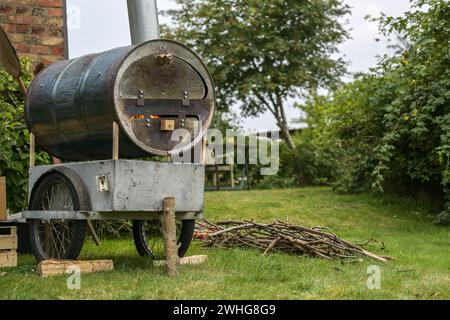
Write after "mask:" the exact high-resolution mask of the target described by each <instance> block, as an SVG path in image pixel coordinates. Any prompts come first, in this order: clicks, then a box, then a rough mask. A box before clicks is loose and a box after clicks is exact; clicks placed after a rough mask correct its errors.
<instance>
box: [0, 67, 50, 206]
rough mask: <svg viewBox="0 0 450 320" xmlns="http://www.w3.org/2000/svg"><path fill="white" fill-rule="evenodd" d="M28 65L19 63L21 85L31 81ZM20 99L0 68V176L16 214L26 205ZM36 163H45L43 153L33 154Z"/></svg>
mask: <svg viewBox="0 0 450 320" xmlns="http://www.w3.org/2000/svg"><path fill="white" fill-rule="evenodd" d="M28 65H29V62H28V61H26V60H23V61H22V68H23V70H24V76H23V79H24V81H25V83H29V82H30V81H31V74H30V73H29V72H27V71H26V70H27V68H28ZM23 108H24V96H23V94H22V93H21V92H20V90H19V87H18V85H17V83H16V82H15V80H14V79H13V78H12V77H11V76H10V75H9V74H8V73H7V72H6V71H5V70H4V69H1V68H0V176H6V181H7V194H8V208H9V210H10V212H17V211H20V210H22V209H23V208H24V207H25V206H26V202H27V201H26V199H27V198H26V195H27V185H28V163H29V139H30V136H29V133H28V130H26V129H20V127H22V128H23V127H24V117H23V115H24V111H23ZM36 161H37V163H38V164H44V163H49V161H50V157H49V156H48V155H47V154H46V153H44V152H38V153H37V154H36Z"/></svg>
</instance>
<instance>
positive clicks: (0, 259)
mask: <svg viewBox="0 0 450 320" xmlns="http://www.w3.org/2000/svg"><path fill="white" fill-rule="evenodd" d="M6 267H17V251H15V250H8V251H0V268H6Z"/></svg>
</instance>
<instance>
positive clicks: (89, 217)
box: [14, 122, 207, 221]
mask: <svg viewBox="0 0 450 320" xmlns="http://www.w3.org/2000/svg"><path fill="white" fill-rule="evenodd" d="M112 135H113V148H112V155H111V156H112V160H114V162H115V161H117V160H119V159H120V157H119V148H120V146H119V128H118V124H117V123H116V122H114V123H113V130H112ZM206 147H207V141H206V136H205V137H204V138H203V142H202V144H201V156H200V159H201V160H200V161H201V162H200V164H201V165H205V163H206ZM34 159H35V142H34V135H33V134H31V136H30V175H31V174H32V173H34V174H35V175H36V176H35V177H33V179H32V180H30V188H29V189H30V191H29V193H30V194H31V190H32V188H33V187H34V184H35V183H37V182H38V181H39V179H40V177H42V176H43V175H44V174H46V173H48V172H50V171H52V168H53V167H54V168H55V169H56V168H58V167H60V166H67V167H69V168H70V167H71V166H77V164H76V163H75V164H56V165H50V166H38V167H35V163H34ZM125 161H126V160H125ZM101 162H102V163H104V162H106V161H101ZM85 164H90V165H94V164H95V161H92V162H87V163H85ZM165 165H167V164H165ZM174 165H178V166H179V165H182V164H174ZM79 166H80V167H81V166H83V163H81V164H79ZM41 169H42V171H40V170H41ZM87 169H88V167H85V170H87ZM31 170H33V171H31ZM82 180H83V179H82ZM33 181H34V182H33ZM84 183H85V184H86V182H85V181H84ZM170 183H173V181H169V182H168V184H170ZM88 187H89V188H90V190H91V192H92V188H91V187H92V186H91V185H89V186H88ZM91 195H92V193H91V194H90V196H91ZM150 198H151V197H149V199H150ZM163 200H164V199H163V198H161V203H162V202H163ZM184 201H186V200H184ZM178 203H182V201H178ZM97 204H98V203H97ZM102 210H103V209H102ZM161 213H162V210H158V209H157V210H155V209H154V208H153V209H151V206H150V205H149V209H148V210H145V211H128V210H126V209H125V210H123V211H121V210H114V207H113V210H111V211H88V212H86V211H39V210H25V211H23V212H22V213H19V214H16V215H15V217H14V218H15V219H16V220H18V219H26V220H29V219H40V220H43V221H50V220H86V221H99V220H111V221H114V220H158V219H159V217H160V215H161ZM19 215H20V217H19ZM176 216H177V218H178V219H180V220H191V219H193V220H195V219H202V218H203V210H202V211H197V212H186V211H181V210H179V211H177V212H176Z"/></svg>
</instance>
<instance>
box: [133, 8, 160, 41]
mask: <svg viewBox="0 0 450 320" xmlns="http://www.w3.org/2000/svg"><path fill="white" fill-rule="evenodd" d="M127 5H128V18H129V21H130V33H131V43H132V44H137V43H141V42H145V41H149V40H153V39H159V38H160V35H159V21H158V7H157V5H156V0H127Z"/></svg>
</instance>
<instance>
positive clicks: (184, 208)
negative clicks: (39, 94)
mask: <svg viewBox="0 0 450 320" xmlns="http://www.w3.org/2000/svg"><path fill="white" fill-rule="evenodd" d="M61 166H63V167H67V168H69V169H71V170H73V171H74V172H76V173H77V174H78V175H79V177H80V178H81V180H82V181H83V182H84V184H85V185H86V188H87V190H88V192H89V196H90V199H91V205H92V211H97V212H113V211H121V212H142V211H148V212H161V211H162V210H163V200H164V198H166V197H175V198H176V208H175V209H176V211H177V212H202V211H203V198H204V196H203V190H204V179H205V167H204V165H201V164H181V163H180V164H178V163H165V162H150V161H136V160H115V161H114V160H105V161H92V162H81V163H67V164H66V163H65V164H58V165H48V166H37V167H34V168H31V169H30V175H29V194H31V191H32V189H33V187H34V185H35V184H36V182H37V181H38V180H39V178H40V177H41V176H42V175H44V174H45V173H47V172H51V171H52V170H54V169H55V168H57V167H61ZM97 177H106V179H107V182H108V185H109V191H104V192H102V191H100V190H99V183H98V178H97Z"/></svg>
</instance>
